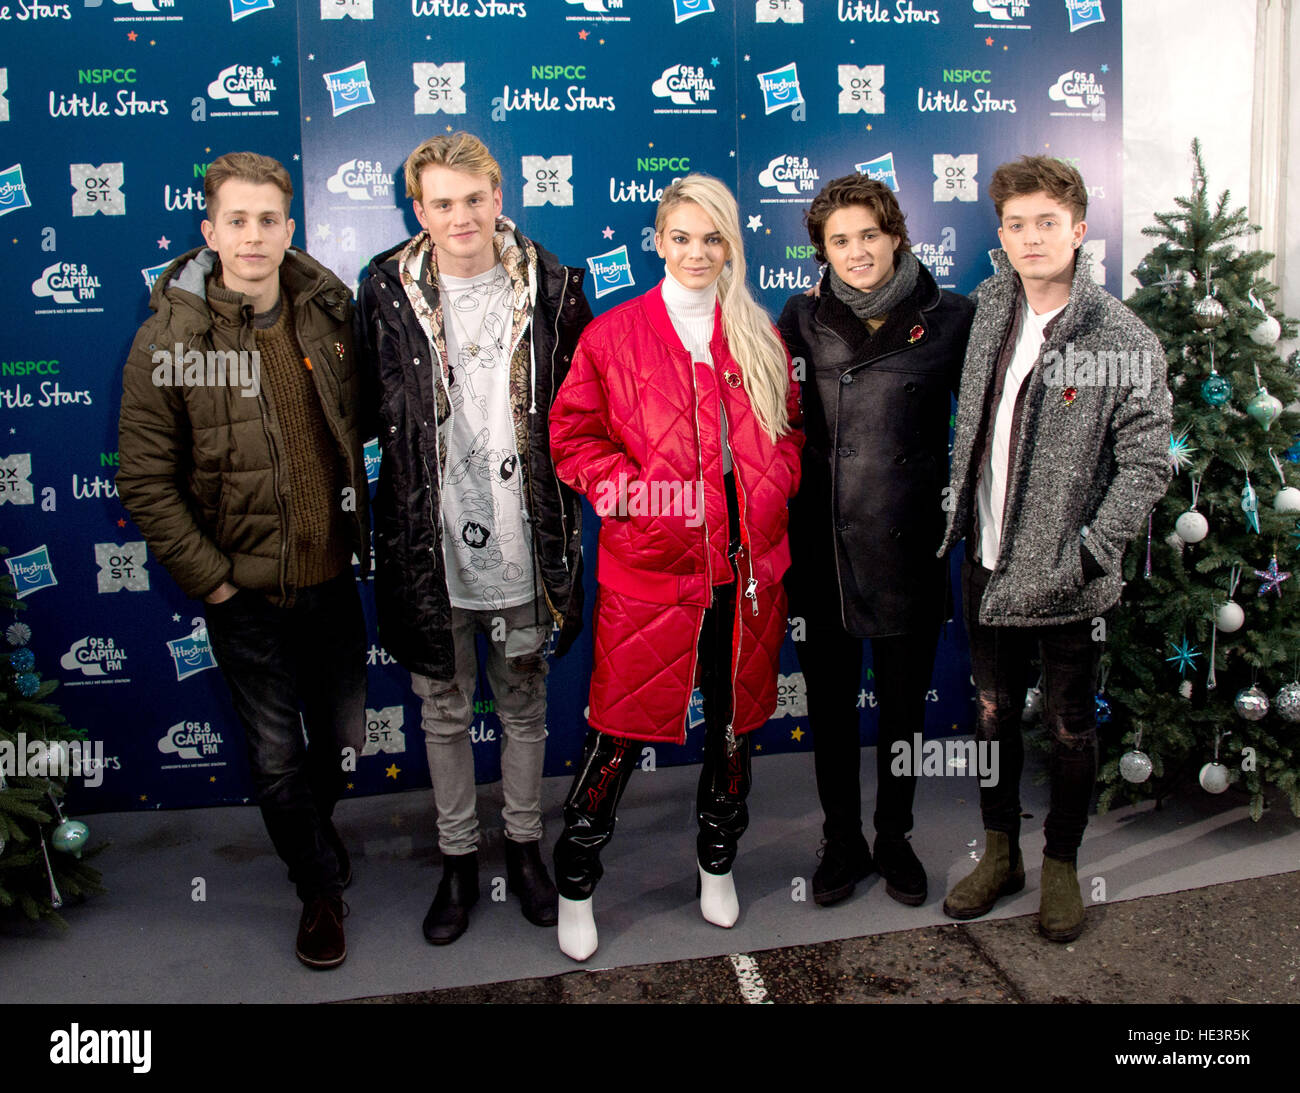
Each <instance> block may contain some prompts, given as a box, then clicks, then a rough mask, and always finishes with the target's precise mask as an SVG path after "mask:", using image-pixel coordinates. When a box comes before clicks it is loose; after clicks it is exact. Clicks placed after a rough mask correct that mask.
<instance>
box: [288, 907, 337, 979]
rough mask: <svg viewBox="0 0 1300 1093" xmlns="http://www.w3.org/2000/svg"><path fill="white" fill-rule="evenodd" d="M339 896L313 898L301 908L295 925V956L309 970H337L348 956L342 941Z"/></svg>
mask: <svg viewBox="0 0 1300 1093" xmlns="http://www.w3.org/2000/svg"><path fill="white" fill-rule="evenodd" d="M346 913H347V912H346V910H345V909H344V904H343V897H342V896H339V895H328V896H316V897H314V898H312V899H309V900H308V901H307V902H306V903H305V904H303V908H302V918H301V919H300V920H299V922H298V947H297V950H296V952H297V956H298V959H299V960H301V961H302V962H303V963H304V964H306V965H307V967H309V968H337V967H338V966H339V965H340V964H342V963H343V960H344V958H345V957H346V956H347V955H348V946H347V942H346V941H344V940H343V916H344V915H345V914H346Z"/></svg>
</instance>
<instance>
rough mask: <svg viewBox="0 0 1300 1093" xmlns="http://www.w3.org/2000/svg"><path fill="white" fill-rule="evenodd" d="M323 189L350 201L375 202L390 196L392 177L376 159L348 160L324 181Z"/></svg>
mask: <svg viewBox="0 0 1300 1093" xmlns="http://www.w3.org/2000/svg"><path fill="white" fill-rule="evenodd" d="M325 189H327V190H328V191H329V192H330V193H332V194H346V195H347V196H348V199H349V200H351V201H377V200H379V199H380V198H388V197H390V196H392V192H393V175H392V172H391V171H385V170H384V165H383V164H382V163H380V162H379V160H377V159H350V160H348V161H347V163H340V164H339V166H338V170H336V171H335V172H334V173H333V174H332V175H330V177H329V178H328V179H326V180H325Z"/></svg>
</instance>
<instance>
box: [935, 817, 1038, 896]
mask: <svg viewBox="0 0 1300 1093" xmlns="http://www.w3.org/2000/svg"><path fill="white" fill-rule="evenodd" d="M1024 886H1025V859H1024V855H1023V854H1021V853H1020V851H1019V850H1017V851H1016V860H1015V864H1014V866H1013V865H1012V862H1011V839H1010V838H1009V837H1008V836H1007V833H1006V832H1005V831H985V832H984V856H983V857H982V858H980V861H979V865H977V866H975V869H974V871H973V872H972V873H971V874H970V876H968V877H965V878H963V879H962V880H959V881H958V882H957V883H956V884H954V885H953V887H952V891H951V892H949V893H948V898H947V899H946V900H944V901H943V913H944V914H945V915H947V916H948V917H949V918H979V917H980V915H987V914H988V913H989V912H990V911H991V910H993V905H994V904H995V903H997V901H998V899H999V898H1000V897H1001V896H1009V895H1011V894H1012V893H1013V892H1019V891H1020V890H1021V889H1022V888H1023V887H1024Z"/></svg>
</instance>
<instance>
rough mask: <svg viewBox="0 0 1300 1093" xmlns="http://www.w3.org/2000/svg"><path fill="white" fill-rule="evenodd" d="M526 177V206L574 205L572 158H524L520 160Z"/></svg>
mask: <svg viewBox="0 0 1300 1093" xmlns="http://www.w3.org/2000/svg"><path fill="white" fill-rule="evenodd" d="M520 170H521V171H522V172H523V176H524V204H525V205H572V204H573V183H572V182H570V181H569V180H570V179H571V178H572V177H573V157H572V156H551V157H550V158H549V159H547V158H546V156H524V157H522V159H521V160H520Z"/></svg>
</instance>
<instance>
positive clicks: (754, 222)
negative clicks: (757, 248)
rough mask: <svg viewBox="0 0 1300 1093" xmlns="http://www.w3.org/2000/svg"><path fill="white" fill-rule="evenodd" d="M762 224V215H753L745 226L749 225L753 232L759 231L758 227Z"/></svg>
mask: <svg viewBox="0 0 1300 1093" xmlns="http://www.w3.org/2000/svg"><path fill="white" fill-rule="evenodd" d="M762 226H763V218H762V216H751V217H750V218H749V220H748V221H747V222H746V224H745V227H747V228H748V229H749V230H750V231H752V232H756V231H758V229H759V228H761V227H762Z"/></svg>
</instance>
